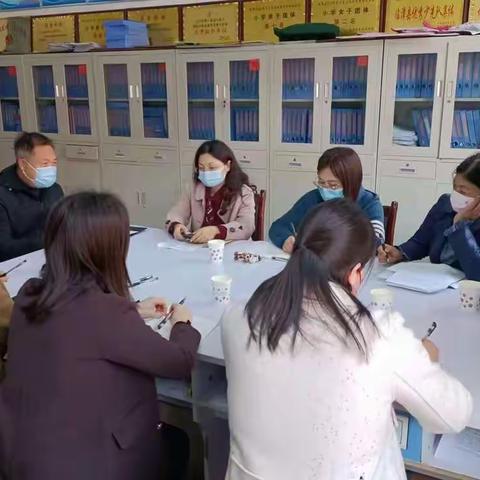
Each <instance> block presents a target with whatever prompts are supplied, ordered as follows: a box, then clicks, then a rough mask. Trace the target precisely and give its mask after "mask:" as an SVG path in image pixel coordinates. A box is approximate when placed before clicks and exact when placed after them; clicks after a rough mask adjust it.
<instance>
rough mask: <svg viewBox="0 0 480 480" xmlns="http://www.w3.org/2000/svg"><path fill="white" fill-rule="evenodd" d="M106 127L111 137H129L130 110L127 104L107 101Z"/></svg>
mask: <svg viewBox="0 0 480 480" xmlns="http://www.w3.org/2000/svg"><path fill="white" fill-rule="evenodd" d="M107 115H108V127H109V132H110V135H111V136H112V137H129V136H130V109H129V105H128V102H109V101H107Z"/></svg>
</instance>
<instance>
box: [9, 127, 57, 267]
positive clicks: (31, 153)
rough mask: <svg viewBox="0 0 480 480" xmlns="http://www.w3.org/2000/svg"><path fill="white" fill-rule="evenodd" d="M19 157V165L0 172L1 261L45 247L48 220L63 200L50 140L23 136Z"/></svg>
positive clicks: (19, 141)
mask: <svg viewBox="0 0 480 480" xmlns="http://www.w3.org/2000/svg"><path fill="white" fill-rule="evenodd" d="M15 157H16V163H15V164H14V165H11V166H10V167H7V168H6V169H5V170H3V171H2V172H0V262H3V261H5V260H9V259H10V258H14V257H18V256H19V255H24V254H26V253H30V252H33V251H35V250H40V249H41V248H43V229H44V225H45V220H46V217H47V215H48V212H49V210H50V208H51V207H52V205H53V204H54V203H55V202H57V201H58V200H59V199H60V198H62V197H63V191H62V188H61V187H60V185H58V184H57V183H55V182H56V179H57V157H56V154H55V150H54V148H53V143H52V141H51V140H50V139H49V138H47V137H45V136H44V135H42V134H40V133H22V134H21V135H20V136H19V137H18V138H17V140H16V141H15Z"/></svg>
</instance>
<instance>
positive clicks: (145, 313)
mask: <svg viewBox="0 0 480 480" xmlns="http://www.w3.org/2000/svg"><path fill="white" fill-rule="evenodd" d="M137 310H138V313H139V314H140V316H141V317H142V318H161V317H164V316H165V315H166V314H167V313H168V302H167V301H166V300H164V299H163V298H147V299H146V300H143V301H141V302H139V303H138V304H137Z"/></svg>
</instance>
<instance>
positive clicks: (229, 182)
mask: <svg viewBox="0 0 480 480" xmlns="http://www.w3.org/2000/svg"><path fill="white" fill-rule="evenodd" d="M204 153H209V154H210V155H211V156H212V157H215V158H216V159H217V160H220V161H221V162H222V163H224V164H227V163H228V162H230V171H229V172H228V173H227V176H226V178H225V195H224V199H223V204H222V208H221V210H220V213H222V211H223V212H224V210H225V208H227V207H228V206H229V205H230V203H231V202H232V201H233V200H234V199H235V198H236V197H237V196H239V195H241V194H242V187H243V185H250V181H249V179H248V175H247V174H246V173H245V172H244V171H243V170H242V168H241V167H240V165H239V164H238V162H237V159H236V158H235V155H234V153H233V152H232V149H231V148H230V147H229V146H228V145H226V144H225V143H223V142H221V141H220V140H209V141H208V142H204V143H202V144H201V145H200V146H199V147H198V150H197V153H195V160H194V170H193V180H194V181H195V182H198V181H199V180H198V162H199V160H200V156H201V155H203V154H204Z"/></svg>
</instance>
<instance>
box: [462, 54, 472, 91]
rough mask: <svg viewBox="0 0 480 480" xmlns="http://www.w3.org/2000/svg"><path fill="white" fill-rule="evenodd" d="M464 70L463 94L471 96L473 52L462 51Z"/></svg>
mask: <svg viewBox="0 0 480 480" xmlns="http://www.w3.org/2000/svg"><path fill="white" fill-rule="evenodd" d="M464 55H465V57H466V58H465V70H464V79H463V96H464V97H471V96H472V74H473V53H464Z"/></svg>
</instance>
